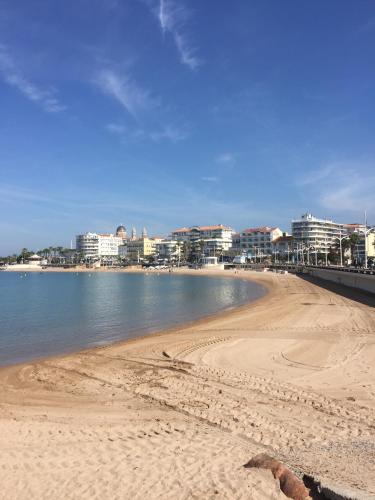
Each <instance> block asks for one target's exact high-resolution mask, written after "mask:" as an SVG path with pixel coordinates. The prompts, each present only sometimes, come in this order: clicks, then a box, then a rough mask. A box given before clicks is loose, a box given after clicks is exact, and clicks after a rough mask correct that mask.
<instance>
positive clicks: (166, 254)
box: [156, 239, 182, 261]
mask: <svg viewBox="0 0 375 500" xmlns="http://www.w3.org/2000/svg"><path fill="white" fill-rule="evenodd" d="M181 246H182V244H181V242H178V241H177V240H164V239H163V240H161V241H157V242H156V255H157V257H158V258H159V259H165V260H169V261H171V260H178V259H179V258H181V255H182V248H181Z"/></svg>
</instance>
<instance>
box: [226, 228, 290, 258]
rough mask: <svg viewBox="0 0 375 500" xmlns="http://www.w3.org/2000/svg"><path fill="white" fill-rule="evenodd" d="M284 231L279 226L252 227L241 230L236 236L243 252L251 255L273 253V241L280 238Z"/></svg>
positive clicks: (237, 243)
mask: <svg viewBox="0 0 375 500" xmlns="http://www.w3.org/2000/svg"><path fill="white" fill-rule="evenodd" d="M282 235H283V232H282V231H281V229H280V228H278V227H268V226H263V227H252V228H248V229H244V230H243V231H241V232H240V233H239V235H238V237H237V238H236V245H239V247H238V249H239V251H240V252H242V253H247V254H248V256H251V257H258V256H259V257H265V256H269V255H272V249H273V247H272V242H273V241H274V240H275V239H276V238H280V236H282Z"/></svg>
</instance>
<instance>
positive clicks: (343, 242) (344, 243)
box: [335, 238, 350, 263]
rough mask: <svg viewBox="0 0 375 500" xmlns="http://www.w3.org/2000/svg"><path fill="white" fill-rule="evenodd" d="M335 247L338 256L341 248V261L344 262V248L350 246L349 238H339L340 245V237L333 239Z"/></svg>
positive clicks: (346, 248)
mask: <svg viewBox="0 0 375 500" xmlns="http://www.w3.org/2000/svg"><path fill="white" fill-rule="evenodd" d="M335 248H336V250H337V251H338V253H339V256H340V248H341V252H342V256H341V257H342V261H343V262H344V263H345V252H346V250H348V248H350V239H349V238H343V239H342V240H341V245H340V239H337V240H336V241H335Z"/></svg>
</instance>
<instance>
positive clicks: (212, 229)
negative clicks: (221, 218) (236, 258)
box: [171, 224, 234, 255]
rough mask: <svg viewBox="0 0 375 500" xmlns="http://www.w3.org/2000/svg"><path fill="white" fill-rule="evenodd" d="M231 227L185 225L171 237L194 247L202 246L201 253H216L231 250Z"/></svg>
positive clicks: (173, 232) (232, 232) (220, 225)
mask: <svg viewBox="0 0 375 500" xmlns="http://www.w3.org/2000/svg"><path fill="white" fill-rule="evenodd" d="M233 234H234V231H233V229H232V228H231V227H228V226H223V225H222V224H219V225H217V226H193V227H189V228H188V227H183V228H181V229H175V230H174V231H172V235H171V238H172V239H173V240H176V241H182V242H186V243H187V244H189V245H190V247H191V248H192V249H194V248H195V247H197V246H198V245H199V246H200V251H201V253H203V254H205V255H216V254H219V253H222V252H225V251H227V250H229V249H230V248H231V246H232V235H233Z"/></svg>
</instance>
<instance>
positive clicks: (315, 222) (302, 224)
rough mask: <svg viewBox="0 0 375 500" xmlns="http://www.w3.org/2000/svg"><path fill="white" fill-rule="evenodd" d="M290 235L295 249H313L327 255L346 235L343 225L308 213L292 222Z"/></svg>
mask: <svg viewBox="0 0 375 500" xmlns="http://www.w3.org/2000/svg"><path fill="white" fill-rule="evenodd" d="M292 235H293V239H294V245H295V249H296V250H297V251H298V250H301V251H303V250H304V249H313V250H315V251H316V252H318V253H324V254H329V252H330V249H331V248H335V247H336V245H337V241H338V240H339V239H340V238H343V237H345V236H347V235H348V230H347V228H346V227H345V225H344V224H339V223H338V222H334V221H332V220H330V219H318V218H317V217H314V216H313V215H312V214H310V213H306V214H304V215H302V217H301V218H300V219H297V220H293V221H292Z"/></svg>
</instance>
